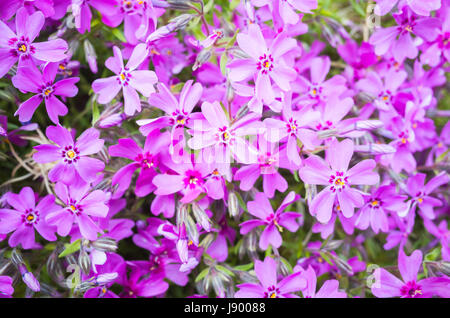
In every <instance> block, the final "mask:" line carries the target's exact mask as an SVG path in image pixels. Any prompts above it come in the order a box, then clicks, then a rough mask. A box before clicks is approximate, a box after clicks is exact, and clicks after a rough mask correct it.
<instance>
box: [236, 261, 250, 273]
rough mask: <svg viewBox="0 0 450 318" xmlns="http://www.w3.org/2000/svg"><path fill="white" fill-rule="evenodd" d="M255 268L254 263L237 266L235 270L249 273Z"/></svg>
mask: <svg viewBox="0 0 450 318" xmlns="http://www.w3.org/2000/svg"><path fill="white" fill-rule="evenodd" d="M252 268H253V263H249V264H245V265H239V266H236V267H235V268H234V269H235V270H237V271H242V272H247V271H249V270H251V269H252Z"/></svg>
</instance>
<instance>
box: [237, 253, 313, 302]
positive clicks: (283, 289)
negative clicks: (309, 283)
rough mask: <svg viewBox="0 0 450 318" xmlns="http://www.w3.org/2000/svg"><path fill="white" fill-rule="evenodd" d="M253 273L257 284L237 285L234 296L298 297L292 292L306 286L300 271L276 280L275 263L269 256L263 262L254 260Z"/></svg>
mask: <svg viewBox="0 0 450 318" xmlns="http://www.w3.org/2000/svg"><path fill="white" fill-rule="evenodd" d="M255 274H256V277H257V278H258V280H259V282H260V283H259V284H254V283H245V284H240V285H237V286H236V287H237V288H239V290H238V291H237V292H236V293H235V294H234V297H236V298H298V296H297V295H295V294H293V293H294V292H297V291H300V290H301V289H303V288H305V287H306V280H305V279H304V278H302V277H301V273H300V272H297V273H293V274H291V275H289V276H286V277H285V278H283V279H282V280H281V281H280V282H278V277H277V276H278V275H277V263H276V262H275V260H274V259H273V258H271V257H266V258H265V259H264V262H261V261H260V260H256V261H255Z"/></svg>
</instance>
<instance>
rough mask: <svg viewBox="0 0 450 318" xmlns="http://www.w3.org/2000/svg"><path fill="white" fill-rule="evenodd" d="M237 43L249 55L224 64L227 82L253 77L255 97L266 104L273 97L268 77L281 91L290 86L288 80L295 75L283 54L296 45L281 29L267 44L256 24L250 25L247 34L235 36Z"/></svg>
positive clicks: (290, 80) (293, 78)
mask: <svg viewBox="0 0 450 318" xmlns="http://www.w3.org/2000/svg"><path fill="white" fill-rule="evenodd" d="M237 42H238V44H239V47H240V48H241V49H242V50H243V51H244V52H245V53H247V54H248V55H249V58H246V59H236V60H234V61H232V62H231V63H229V64H228V65H227V67H228V68H229V69H230V73H229V78H230V80H231V81H234V82H240V81H243V80H245V79H248V78H251V79H253V80H254V81H255V93H256V96H257V98H258V99H259V100H262V101H263V102H264V103H267V104H270V103H271V102H272V101H273V100H274V98H275V97H274V96H275V95H274V90H273V87H272V83H271V80H273V81H274V82H275V83H276V84H277V85H278V86H279V87H280V89H281V90H283V91H289V90H290V89H291V85H290V82H292V81H293V80H295V78H296V77H297V74H296V72H295V70H294V69H293V68H292V67H290V66H288V65H287V64H286V62H285V61H284V58H283V56H284V55H285V54H286V53H287V52H289V51H290V50H292V49H294V48H295V47H296V46H297V44H296V40H294V39H292V38H289V37H287V34H286V33H285V32H282V33H280V34H279V35H278V36H277V37H276V38H275V39H274V40H273V41H272V42H271V44H270V46H268V45H267V42H266V39H265V38H264V37H263V34H262V32H261V29H260V27H259V26H258V25H257V24H250V25H249V26H248V33H247V34H244V33H239V34H238V35H237Z"/></svg>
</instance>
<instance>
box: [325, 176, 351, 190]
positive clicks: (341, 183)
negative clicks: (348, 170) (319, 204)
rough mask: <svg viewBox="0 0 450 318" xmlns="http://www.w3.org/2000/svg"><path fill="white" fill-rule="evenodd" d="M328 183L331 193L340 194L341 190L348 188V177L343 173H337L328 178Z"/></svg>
mask: <svg viewBox="0 0 450 318" xmlns="http://www.w3.org/2000/svg"><path fill="white" fill-rule="evenodd" d="M328 182H329V183H330V184H331V188H330V189H331V191H333V192H336V190H337V191H339V192H341V191H342V189H345V188H346V187H347V186H348V177H346V176H345V175H344V172H340V171H337V172H336V173H335V174H332V175H331V176H330V179H329V180H328Z"/></svg>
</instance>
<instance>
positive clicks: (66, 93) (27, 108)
mask: <svg viewBox="0 0 450 318" xmlns="http://www.w3.org/2000/svg"><path fill="white" fill-rule="evenodd" d="M58 66H59V64H58V63H47V64H46V65H45V66H44V68H43V69H42V73H41V72H40V71H39V70H38V69H37V68H36V67H35V66H34V65H32V64H30V65H28V66H23V67H19V69H18V71H17V74H16V75H15V76H14V77H13V78H12V82H13V85H14V86H15V87H17V88H18V89H19V90H21V91H22V92H31V93H34V94H36V95H34V96H33V97H31V98H29V99H28V100H26V101H25V102H23V103H22V104H20V106H19V109H17V111H16V112H15V114H14V116H17V115H19V120H20V121H21V122H27V121H29V120H30V119H31V117H32V116H33V114H34V112H35V111H36V109H37V107H38V106H39V105H40V104H41V103H42V101H44V102H45V108H46V110H47V114H48V117H49V118H50V120H51V121H52V122H53V123H54V124H59V118H58V117H59V116H64V115H67V112H68V109H67V106H66V105H65V104H64V103H63V102H61V101H60V100H59V99H58V98H56V96H62V97H74V96H75V95H76V94H77V93H78V88H77V87H76V86H75V84H76V83H77V82H78V81H79V80H80V79H79V78H78V77H70V78H65V79H62V80H59V81H56V82H55V77H56V73H57V71H58Z"/></svg>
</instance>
